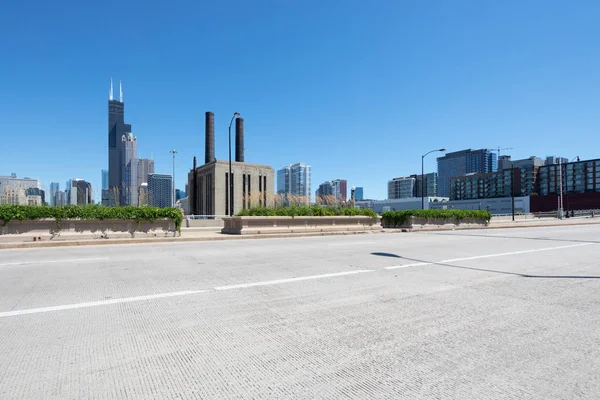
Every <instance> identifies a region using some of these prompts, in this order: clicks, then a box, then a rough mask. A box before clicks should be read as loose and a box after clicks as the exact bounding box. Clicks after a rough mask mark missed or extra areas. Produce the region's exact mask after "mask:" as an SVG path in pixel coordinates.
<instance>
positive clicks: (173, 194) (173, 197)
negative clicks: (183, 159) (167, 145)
mask: <svg viewBox="0 0 600 400" xmlns="http://www.w3.org/2000/svg"><path fill="white" fill-rule="evenodd" d="M169 153H171V154H173V193H171V200H172V201H173V207H175V154H177V150H169Z"/></svg>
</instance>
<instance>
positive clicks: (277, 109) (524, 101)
mask: <svg viewBox="0 0 600 400" xmlns="http://www.w3.org/2000/svg"><path fill="white" fill-rule="evenodd" d="M599 20H600V2H598V1H585V0H581V1H577V2H567V1H553V0H543V1H542V0H539V1H538V0H530V1H521V0H519V1H514V0H513V1H481V0H473V1H466V0H460V1H445V0H443V1H442V0H440V1H433V0H430V1H410V2H409V1H400V0H393V1H364V0H361V1H354V0H320V1H316V0H302V1H299V0H291V1H282V0H270V1H263V0H253V1H241V0H238V1H210V2H209V1H185V2H182V1H177V0H174V1H168V2H165V1H154V0H146V1H122V0H121V1H114V0H103V1H81V0H69V1H62V0H57V1H52V2H50V1H42V0H37V1H9V2H4V3H3V5H2V11H1V13H0V37H1V38H2V39H0V76H2V84H1V85H0V87H1V89H0V94H1V95H0V135H1V142H0V143H1V144H0V146H1V147H0V175H4V174H10V173H11V172H15V173H17V175H18V176H20V177H23V176H29V177H34V178H39V179H41V180H42V183H43V184H44V185H45V186H49V185H50V182H52V181H58V182H59V183H60V185H61V188H63V186H64V183H65V181H66V180H67V179H69V178H83V179H86V180H88V181H90V182H91V183H92V185H93V186H94V188H95V189H98V188H99V185H100V177H101V175H100V170H101V169H102V168H106V167H107V159H108V155H107V125H108V122H107V100H108V90H109V79H110V78H111V77H112V78H113V79H114V80H115V82H117V84H118V82H119V80H122V81H123V87H124V94H125V95H124V97H125V112H126V116H125V118H126V122H127V123H130V124H132V126H133V129H132V130H133V132H134V134H135V135H136V136H137V138H138V153H139V155H140V156H141V157H150V156H151V155H153V156H154V159H155V162H156V172H159V173H169V174H170V173H171V168H172V163H171V162H172V159H171V155H170V154H169V149H172V148H174V149H177V150H178V151H179V154H178V157H177V166H176V183H177V187H180V188H183V187H184V186H185V181H186V180H187V172H188V171H189V170H190V168H191V166H192V157H193V156H194V155H196V156H197V157H198V160H203V159H204V112H205V111H213V112H215V123H216V127H215V129H216V136H217V140H216V154H217V158H219V159H226V158H227V126H228V123H229V119H230V117H231V115H232V113H233V112H234V111H239V112H240V113H241V114H242V116H243V117H244V119H245V134H246V137H245V144H246V161H248V162H256V163H264V164H269V165H272V166H273V167H274V168H275V169H278V168H281V167H282V166H284V165H286V164H289V163H295V162H300V161H301V162H305V163H308V164H310V165H312V167H313V177H312V178H313V185H312V186H313V187H312V191H313V193H314V190H316V188H317V186H318V184H319V183H321V182H323V181H325V180H329V179H336V178H342V179H347V180H348V182H349V186H352V185H355V186H363V187H364V190H365V197H367V198H385V197H386V183H387V180H389V179H391V178H393V177H396V176H402V175H408V174H411V173H418V172H419V171H420V167H421V165H420V162H421V159H420V156H421V154H423V153H425V152H427V151H429V150H431V149H434V148H439V147H446V148H447V149H448V150H461V149H464V148H482V147H488V148H491V147H498V146H500V147H502V148H506V147H512V148H514V150H511V151H510V152H508V153H510V154H512V155H513V157H514V158H524V157H528V156H531V155H538V156H546V155H561V156H564V157H569V158H572V157H575V156H577V155H578V156H580V157H581V158H582V159H585V158H597V157H600V146H598V145H599V144H600V135H599V129H598V127H599V126H600V51H599V43H600V23H598V21H599ZM116 91H117V92H118V88H117V89H116ZM435 168H436V163H435V155H434V154H432V155H430V156H429V157H428V158H427V162H426V170H428V171H433V170H435ZM97 193H99V192H97ZM95 197H97V196H95Z"/></svg>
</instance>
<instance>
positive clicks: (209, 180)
mask: <svg viewBox="0 0 600 400" xmlns="http://www.w3.org/2000/svg"><path fill="white" fill-rule="evenodd" d="M235 129H236V135H235V137H236V141H235V159H234V160H232V163H231V164H232V171H231V172H232V176H231V178H232V182H231V183H232V184H233V185H232V186H233V192H232V193H230V181H229V179H230V177H229V162H228V161H220V160H217V159H215V140H214V139H215V131H214V114H213V113H212V112H207V113H206V114H205V154H204V156H205V158H204V160H205V163H204V165H201V166H197V165H196V157H194V162H193V168H192V170H191V171H190V172H189V173H188V190H189V192H188V193H187V195H188V202H189V212H190V214H194V215H230V214H236V213H237V212H239V211H240V210H242V209H247V208H250V207H264V206H272V205H273V202H274V188H275V171H274V170H273V168H272V167H270V166H268V165H261V164H250V163H247V162H245V158H244V157H245V155H244V145H243V142H244V120H243V119H242V118H237V119H236V124H235ZM231 205H233V207H232V206H231Z"/></svg>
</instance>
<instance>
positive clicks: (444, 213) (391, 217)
mask: <svg viewBox="0 0 600 400" xmlns="http://www.w3.org/2000/svg"><path fill="white" fill-rule="evenodd" d="M409 217H420V218H427V219H456V220H459V221H460V220H462V219H464V218H474V219H485V220H486V221H489V220H490V219H491V218H492V214H491V213H490V212H489V211H482V210H403V211H385V212H383V213H382V214H381V218H382V223H383V226H397V225H402V224H404V223H405V222H406V221H407V220H408V218H409Z"/></svg>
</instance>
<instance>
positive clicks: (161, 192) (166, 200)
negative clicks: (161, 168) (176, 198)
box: [148, 174, 173, 208]
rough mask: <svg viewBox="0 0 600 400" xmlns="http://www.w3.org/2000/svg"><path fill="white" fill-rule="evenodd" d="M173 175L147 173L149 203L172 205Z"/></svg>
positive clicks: (159, 205) (152, 204)
mask: <svg viewBox="0 0 600 400" xmlns="http://www.w3.org/2000/svg"><path fill="white" fill-rule="evenodd" d="M172 185H173V177H172V176H171V175H165V174H148V197H149V203H150V205H151V206H154V207H161V208H162V207H173V189H172V187H173V186H172Z"/></svg>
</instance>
